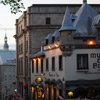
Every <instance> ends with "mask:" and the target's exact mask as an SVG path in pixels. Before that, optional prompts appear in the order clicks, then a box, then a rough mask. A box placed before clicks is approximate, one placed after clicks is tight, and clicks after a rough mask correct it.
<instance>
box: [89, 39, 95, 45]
mask: <svg viewBox="0 0 100 100" xmlns="http://www.w3.org/2000/svg"><path fill="white" fill-rule="evenodd" d="M87 44H88V45H95V44H96V43H95V42H94V41H93V40H90V41H88V42H87Z"/></svg>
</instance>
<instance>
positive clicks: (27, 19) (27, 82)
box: [14, 4, 100, 100]
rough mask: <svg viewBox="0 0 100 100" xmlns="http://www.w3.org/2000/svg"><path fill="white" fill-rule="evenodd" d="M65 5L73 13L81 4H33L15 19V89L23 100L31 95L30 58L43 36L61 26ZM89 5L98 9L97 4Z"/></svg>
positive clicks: (39, 45)
mask: <svg viewBox="0 0 100 100" xmlns="http://www.w3.org/2000/svg"><path fill="white" fill-rule="evenodd" d="M67 6H68V7H69V9H70V11H71V13H73V14H74V13H75V12H76V11H77V10H78V9H79V7H80V6H81V5H80V4H45V5H44V4H33V5H32V6H31V7H28V9H27V11H25V12H23V14H22V16H20V18H19V19H17V20H16V35H15V36H14V37H15V39H16V66H17V89H18V92H19V93H20V94H21V95H22V98H24V100H25V98H26V97H28V99H29V98H30V97H31V96H30V93H31V91H30V86H31V64H32V63H31V58H32V57H33V56H34V53H36V52H38V51H39V50H40V49H41V42H42V41H43V40H44V39H45V37H46V36H47V35H48V34H50V33H53V32H54V31H55V30H58V29H59V28H60V27H61V23H62V20H63V16H64V13H65V10H66V7H67ZM91 6H93V7H94V8H95V9H96V10H97V11H98V12H99V11H100V10H99V9H100V8H99V6H100V5H99V4H96V5H95V4H92V5H91ZM24 87H25V88H24Z"/></svg>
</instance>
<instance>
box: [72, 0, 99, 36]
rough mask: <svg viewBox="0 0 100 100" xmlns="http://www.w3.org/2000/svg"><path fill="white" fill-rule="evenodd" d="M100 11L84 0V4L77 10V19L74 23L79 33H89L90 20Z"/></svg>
mask: <svg viewBox="0 0 100 100" xmlns="http://www.w3.org/2000/svg"><path fill="white" fill-rule="evenodd" d="M97 14H98V13H97V12H96V11H95V10H94V9H93V8H92V7H91V6H90V5H88V4H87V0H83V5H82V6H81V7H80V9H79V10H78V11H77V12H76V14H75V16H76V19H75V21H74V23H73V25H74V27H76V29H77V33H80V34H81V35H88V24H89V23H88V20H89V19H90V18H91V19H92V18H93V17H95V16H96V15H97Z"/></svg>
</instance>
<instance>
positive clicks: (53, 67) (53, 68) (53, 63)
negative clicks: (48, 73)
mask: <svg viewBox="0 0 100 100" xmlns="http://www.w3.org/2000/svg"><path fill="white" fill-rule="evenodd" d="M52 71H55V57H52Z"/></svg>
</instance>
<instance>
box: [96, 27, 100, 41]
mask: <svg viewBox="0 0 100 100" xmlns="http://www.w3.org/2000/svg"><path fill="white" fill-rule="evenodd" d="M97 31H98V32H97V34H98V36H97V40H98V41H99V42H100V28H98V29H97Z"/></svg>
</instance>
